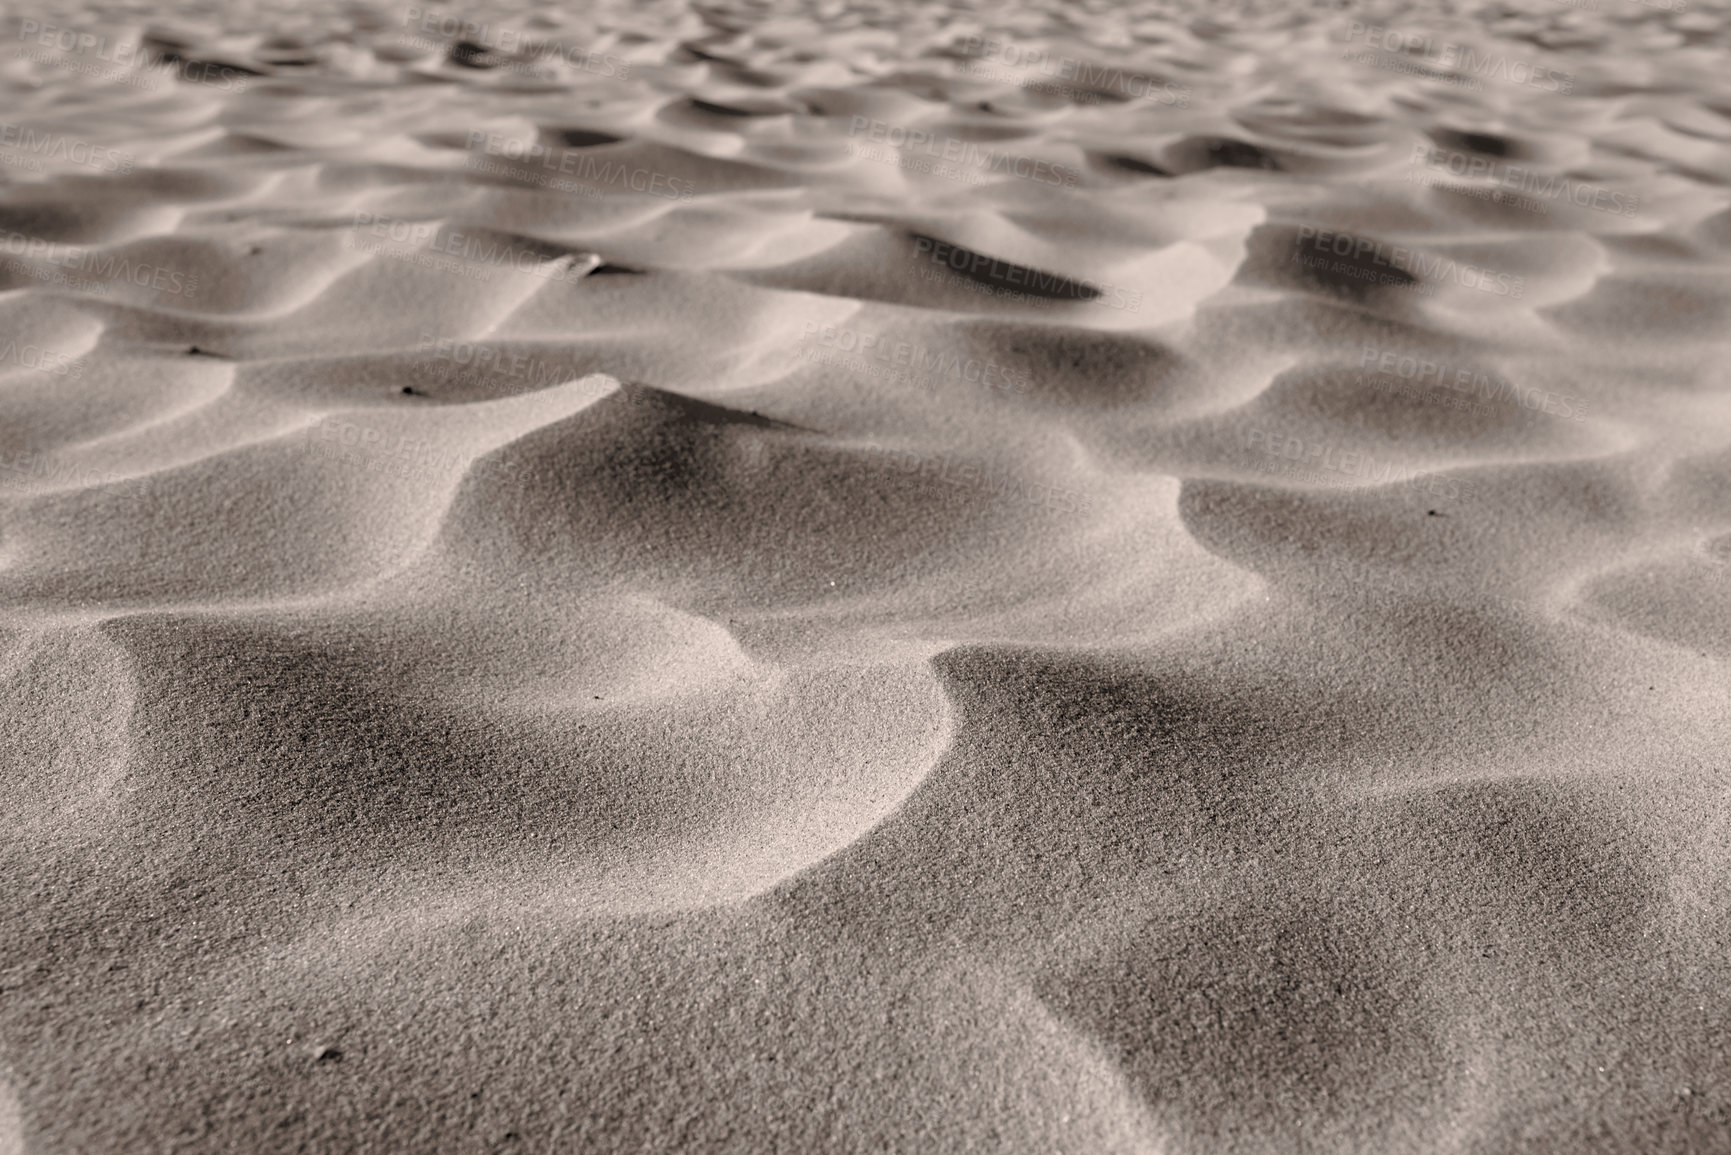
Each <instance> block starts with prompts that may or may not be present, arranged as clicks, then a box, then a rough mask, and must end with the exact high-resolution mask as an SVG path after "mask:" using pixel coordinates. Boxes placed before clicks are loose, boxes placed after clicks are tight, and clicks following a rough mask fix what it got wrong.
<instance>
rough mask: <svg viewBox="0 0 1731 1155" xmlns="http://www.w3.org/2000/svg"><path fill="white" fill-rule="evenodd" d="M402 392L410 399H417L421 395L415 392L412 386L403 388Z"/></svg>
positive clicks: (417, 391)
mask: <svg viewBox="0 0 1731 1155" xmlns="http://www.w3.org/2000/svg"><path fill="white" fill-rule="evenodd" d="M403 392H404V393H407V394H408V395H409V396H410V397H419V396H420V395H421V394H420V391H419V390H417V389H416V388H415V387H414V386H413V385H405V386H403Z"/></svg>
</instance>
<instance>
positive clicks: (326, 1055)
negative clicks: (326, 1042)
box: [313, 1047, 343, 1063]
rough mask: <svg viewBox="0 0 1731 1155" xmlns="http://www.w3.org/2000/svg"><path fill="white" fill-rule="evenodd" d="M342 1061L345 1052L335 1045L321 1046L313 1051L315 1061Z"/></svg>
mask: <svg viewBox="0 0 1731 1155" xmlns="http://www.w3.org/2000/svg"><path fill="white" fill-rule="evenodd" d="M342 1061H343V1053H342V1052H341V1051H339V1050H337V1049H336V1048H335V1047H319V1048H318V1049H316V1050H315V1051H313V1062H315V1063H340V1062H342Z"/></svg>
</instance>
